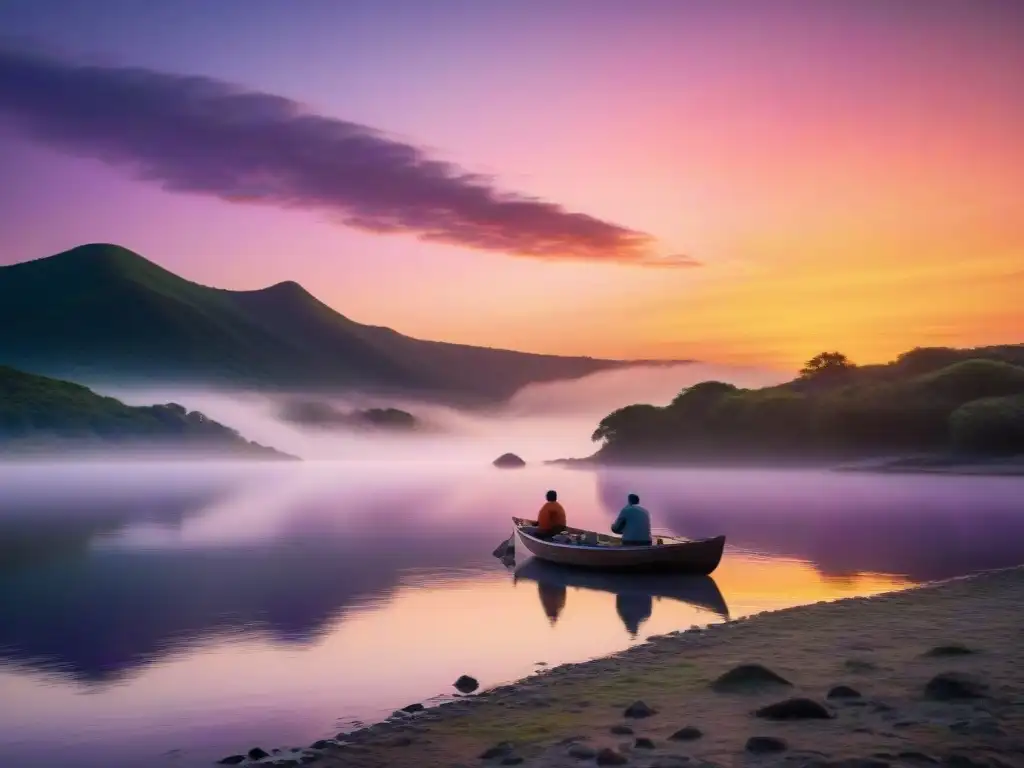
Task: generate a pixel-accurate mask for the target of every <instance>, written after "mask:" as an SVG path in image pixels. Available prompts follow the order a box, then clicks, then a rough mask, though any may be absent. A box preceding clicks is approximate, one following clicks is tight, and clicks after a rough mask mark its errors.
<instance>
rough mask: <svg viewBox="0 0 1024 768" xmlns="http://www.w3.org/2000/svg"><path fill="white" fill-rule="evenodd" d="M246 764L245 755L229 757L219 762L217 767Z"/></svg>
mask: <svg viewBox="0 0 1024 768" xmlns="http://www.w3.org/2000/svg"><path fill="white" fill-rule="evenodd" d="M244 762H245V755H228V756H227V757H222V758H221V759H220V760H218V761H217V765H238V764H239V763H244Z"/></svg>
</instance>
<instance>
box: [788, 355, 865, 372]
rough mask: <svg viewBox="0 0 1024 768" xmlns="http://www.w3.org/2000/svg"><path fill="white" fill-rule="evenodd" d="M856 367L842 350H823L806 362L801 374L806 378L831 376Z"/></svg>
mask: <svg viewBox="0 0 1024 768" xmlns="http://www.w3.org/2000/svg"><path fill="white" fill-rule="evenodd" d="M856 367H857V366H855V365H854V364H853V363H852V362H851V361H850V358H848V357H847V356H846V355H844V354H843V353H842V352H821V353H820V354H817V355H815V356H814V357H812V358H811V359H810V360H808V361H807V362H806V363H805V364H804V367H803V368H801V369H800V375H801V376H802V377H804V378H815V377H819V376H830V375H836V374H841V373H846V372H847V371H850V370H852V369H853V368H856Z"/></svg>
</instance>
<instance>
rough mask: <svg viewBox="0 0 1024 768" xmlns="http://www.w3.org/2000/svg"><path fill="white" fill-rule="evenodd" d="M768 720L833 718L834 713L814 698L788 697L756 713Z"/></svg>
mask: <svg viewBox="0 0 1024 768" xmlns="http://www.w3.org/2000/svg"><path fill="white" fill-rule="evenodd" d="M754 714H755V715H756V716H757V717H761V718H764V719H766V720H831V719H832V713H831V712H829V711H828V710H827V709H825V707H824V706H822V705H821V704H819V703H818V702H816V701H815V700H814V699H804V698H795V699H786V700H785V701H777V702H775V703H774V704H769V705H768V706H766V707H761V708H760V709H759V710H757V711H756V712H755V713H754Z"/></svg>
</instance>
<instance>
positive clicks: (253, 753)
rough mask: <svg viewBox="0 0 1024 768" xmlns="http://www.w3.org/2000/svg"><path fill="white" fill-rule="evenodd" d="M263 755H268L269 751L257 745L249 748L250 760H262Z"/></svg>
mask: <svg viewBox="0 0 1024 768" xmlns="http://www.w3.org/2000/svg"><path fill="white" fill-rule="evenodd" d="M264 757H270V753H269V752H267V751H265V750H263V749H260V748H259V747H253V748H252V749H250V750H249V759H250V760H262V759H263V758H264Z"/></svg>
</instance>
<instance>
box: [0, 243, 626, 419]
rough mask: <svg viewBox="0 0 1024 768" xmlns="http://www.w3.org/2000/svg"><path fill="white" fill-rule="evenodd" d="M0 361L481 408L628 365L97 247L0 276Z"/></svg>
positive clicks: (127, 377)
mask: <svg viewBox="0 0 1024 768" xmlns="http://www.w3.org/2000/svg"><path fill="white" fill-rule="evenodd" d="M0 363H2V364H7V365H12V366H15V367H17V368H20V369H22V370H30V371H35V372H38V373H43V374H47V375H55V376H62V377H66V378H71V379H74V380H78V381H89V382H97V381H104V380H110V379H116V380H117V381H119V382H127V381H137V380H154V379H156V380H160V381H161V382H168V381H178V382H189V383H199V384H207V385H208V384H220V385H235V386H244V387H254V388H277V389H283V390H288V389H293V390H299V389H306V390H311V389H323V390H328V389H333V390H336V389H339V388H370V387H372V388H375V389H377V390H378V391H390V392H395V393H410V394H419V395H423V396H431V397H436V398H440V399H448V400H458V401H480V402H488V401H490V402H493V401H499V400H503V399H506V398H508V397H510V396H511V395H512V394H514V393H515V392H516V391H517V390H518V389H520V388H522V387H523V386H525V385H526V384H529V383H531V382H541V381H554V380H559V379H572V378H578V377H581V376H585V375H587V374H590V373H594V372H596V371H600V370H607V369H611V368H616V367H622V366H625V365H630V364H635V363H628V362H619V361H611V360H595V359H592V358H585V357H573V358H570V357H555V356H549V355H533V354H526V353H520V352H508V351H503V350H495V349H486V348H480V347H470V346H464V345H458V344H447V343H443V342H431V341H421V340H418V339H413V338H409V337H407V336H402V335H401V334H399V333H396V332H395V331H393V330H390V329H388V328H380V327H375V326H368V325H361V324H359V323H356V322H353V321H352V320H349V319H348V318H346V317H344V316H343V315H340V314H338V313H337V312H335V311H334V310H332V309H331V308H330V307H328V306H326V305H325V304H323V303H321V302H320V301H318V300H317V299H315V298H314V297H313V296H312V295H310V294H309V293H308V292H307V291H306V290H305V289H303V288H302V287H301V286H300V285H298V284H297V283H291V282H286V283H279V284H277V285H274V286H271V287H269V288H265V289H263V290H258V291H227V290H220V289H216V288H208V287H205V286H201V285H197V284H196V283H192V282H189V281H187V280H184V279H182V278H180V277H178V276H177V275H174V274H173V273H171V272H168V271H167V270H165V269H163V268H161V267H159V266H157V265H156V264H153V263H152V262H150V261H147V260H146V259H144V258H143V257H142V256H139V255H138V254H136V253H133V252H131V251H129V250H127V249H125V248H121V247H119V246H116V245H103V244H94V245H84V246H81V247H78V248H74V249H72V250H70V251H66V252H64V253H61V254H58V255H56V256H51V257H48V258H43V259H38V260H35V261H28V262H23V263H20V264H14V265H12V266H7V267H0Z"/></svg>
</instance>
